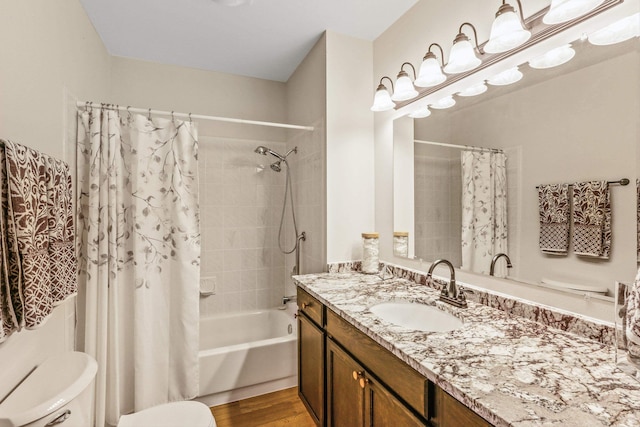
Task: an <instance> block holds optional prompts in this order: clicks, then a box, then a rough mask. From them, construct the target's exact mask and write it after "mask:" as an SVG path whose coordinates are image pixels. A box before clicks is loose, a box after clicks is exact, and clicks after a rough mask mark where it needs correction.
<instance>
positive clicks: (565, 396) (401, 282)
mask: <svg viewBox="0 0 640 427" xmlns="http://www.w3.org/2000/svg"><path fill="white" fill-rule="evenodd" d="M294 281H295V283H296V284H297V285H298V286H300V287H301V288H302V289H304V290H306V291H307V292H309V293H310V294H311V295H313V296H314V297H316V298H317V299H318V300H320V301H321V302H322V303H324V304H325V305H326V306H327V307H328V308H329V309H331V310H332V311H334V312H335V313H336V314H338V315H339V316H341V317H342V318H343V319H345V320H347V321H348V322H349V323H351V324H352V325H354V326H355V327H356V328H357V329H359V330H361V331H362V332H364V333H365V334H367V335H368V336H369V337H371V338H372V339H374V340H375V341H376V342H378V343H379V344H380V345H382V346H383V347H385V348H386V349H388V350H390V351H391V352H392V353H393V354H395V355H396V356H397V357H399V358H400V359H402V360H403V361H404V362H406V363H407V364H409V365H410V366H411V367H413V368H414V369H416V370H417V371H418V372H420V373H421V374H423V375H424V376H425V377H427V378H428V379H429V380H431V381H433V382H434V383H435V384H437V385H438V386H440V387H441V388H442V389H444V390H445V391H446V392H448V393H449V394H451V395H452V396H454V397H455V398H456V399H458V400H459V401H461V402H462V403H463V404H465V405H466V406H467V407H469V408H471V409H472V410H473V411H474V412H476V413H477V414H479V415H480V416H482V417H483V418H485V419H486V420H487V421H489V422H490V423H492V424H494V425H496V426H541V425H544V426H589V427H591V426H600V425H603V426H609V425H611V426H629V427H631V426H640V382H638V381H636V380H634V379H633V378H631V377H629V376H627V375H626V374H624V373H622V372H621V371H620V370H619V369H617V368H616V365H615V361H614V359H615V351H614V348H613V346H611V345H606V344H602V343H600V342H597V341H593V340H589V339H587V338H584V337H581V336H578V335H576V334H572V333H569V332H564V331H561V330H558V329H554V328H552V327H549V326H545V325H543V324H540V323H537V322H534V321H532V320H528V319H525V318H521V317H518V316H514V315H510V314H508V313H505V312H503V311H500V310H497V309H495V308H491V307H488V306H485V305H481V304H477V303H474V302H472V301H469V307H468V308H466V309H458V308H455V307H452V306H450V305H447V304H444V303H442V302H439V301H438V302H437V301H436V300H437V298H438V292H437V291H436V290H434V289H432V288H430V287H428V286H424V285H420V284H417V283H415V282H411V281H409V280H406V279H390V280H386V281H383V280H381V279H380V278H379V277H378V276H376V275H365V274H361V273H323V274H310V275H304V276H294ZM394 300H402V301H410V302H420V303H424V304H430V305H436V306H438V307H439V308H441V309H443V310H445V311H447V312H449V313H451V314H454V315H455V316H457V317H459V318H460V319H462V321H463V322H464V325H463V326H462V327H461V328H460V329H457V330H455V331H452V332H419V331H414V330H409V329H405V328H402V327H399V326H396V325H393V324H390V323H388V322H385V321H383V320H381V319H380V318H378V317H377V316H375V315H374V314H372V313H371V312H370V311H369V307H371V306H372V305H374V304H377V303H380V302H385V301H394Z"/></svg>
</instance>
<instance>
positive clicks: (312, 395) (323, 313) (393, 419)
mask: <svg viewBox="0 0 640 427" xmlns="http://www.w3.org/2000/svg"><path fill="white" fill-rule="evenodd" d="M298 307H299V310H298V313H299V315H298V393H299V396H300V399H301V400H302V402H303V403H304V404H305V405H306V407H307V409H308V410H309V413H310V414H311V416H312V418H313V419H314V421H315V422H316V424H317V425H318V426H319V427H324V426H327V427H387V426H389V427H390V426H394V427H395V426H402V427H414V426H416V427H417V426H433V427H488V426H491V424H490V423H488V422H487V421H485V420H484V419H483V418H482V417H480V416H479V415H477V414H476V413H474V412H473V411H472V410H470V409H469V408H467V407H466V406H464V405H463V404H462V403H460V402H459V401H458V400H456V399H455V398H453V397H452V396H450V395H449V394H447V393H446V392H445V391H443V390H442V389H441V388H440V387H438V386H436V385H435V384H434V383H432V382H430V381H428V380H427V379H426V378H425V377H424V376H423V375H422V374H420V373H419V372H418V371H416V370H414V369H413V368H411V367H410V366H409V365H407V364H406V363H404V362H403V361H402V360H400V359H399V358H398V357H397V356H395V355H394V354H392V353H391V352H390V351H388V350H387V349H385V348H384V347H382V346H381V345H380V344H378V343H377V342H375V341H374V340H373V339H371V338H370V337H369V336H367V335H366V334H364V333H363V332H361V331H359V330H358V329H357V328H355V327H354V326H353V325H351V324H350V323H349V322H347V321H346V320H344V319H343V318H341V317H340V316H338V315H337V314H336V313H334V312H333V311H331V310H329V309H327V308H326V307H324V305H323V304H322V303H320V302H319V301H318V300H317V299H315V298H314V297H312V296H311V295H309V294H308V293H307V292H305V291H304V290H302V289H300V288H298ZM325 398H326V400H325Z"/></svg>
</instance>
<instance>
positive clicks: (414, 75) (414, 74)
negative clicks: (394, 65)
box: [400, 62, 417, 80]
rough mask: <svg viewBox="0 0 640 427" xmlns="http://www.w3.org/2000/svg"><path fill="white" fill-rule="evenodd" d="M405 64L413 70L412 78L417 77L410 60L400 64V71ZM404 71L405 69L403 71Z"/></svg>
mask: <svg viewBox="0 0 640 427" xmlns="http://www.w3.org/2000/svg"><path fill="white" fill-rule="evenodd" d="M405 65H409V66H410V67H411V69H412V70H413V80H415V79H416V78H417V76H416V69H415V67H414V66H413V64H412V63H411V62H403V63H402V65H401V66H400V72H401V73H402V72H403V71H404V66H405ZM404 72H405V73H406V71H404Z"/></svg>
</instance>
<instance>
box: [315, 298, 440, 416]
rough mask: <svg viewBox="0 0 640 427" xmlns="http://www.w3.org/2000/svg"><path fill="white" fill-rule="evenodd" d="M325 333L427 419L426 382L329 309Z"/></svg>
mask: <svg viewBox="0 0 640 427" xmlns="http://www.w3.org/2000/svg"><path fill="white" fill-rule="evenodd" d="M326 322H327V324H326V331H327V334H328V335H329V336H330V337H332V338H333V339H334V340H335V341H337V342H338V343H340V345H342V347H344V348H345V349H346V350H347V351H348V352H349V353H351V355H353V356H354V357H355V358H356V359H358V361H359V362H360V363H362V364H363V365H364V366H365V368H366V369H367V370H368V371H370V372H373V373H374V374H375V375H376V376H377V377H378V379H379V380H380V381H382V382H383V383H384V384H385V385H386V386H387V387H388V388H389V389H391V390H393V391H394V392H395V393H396V394H397V395H398V396H399V397H400V398H402V399H403V400H404V401H405V402H406V403H407V404H408V405H409V406H410V407H412V408H413V409H414V410H415V411H417V412H418V413H419V414H420V415H422V416H424V417H425V418H426V419H429V411H428V402H429V396H428V387H427V384H428V382H427V379H426V378H425V377H424V376H422V375H421V374H420V373H419V372H418V371H416V370H415V369H413V368H411V367H410V366H409V365H407V364H406V363H404V362H403V361H402V360H400V359H398V357H396V356H395V355H393V354H392V353H391V352H390V351H388V350H387V349H385V348H384V347H382V346H381V345H380V344H378V343H377V342H375V341H373V340H372V339H371V338H369V337H368V336H366V335H365V334H363V333H362V332H360V331H359V330H357V329H356V328H355V327H354V326H353V325H351V324H350V323H348V322H347V321H345V320H344V319H342V318H341V317H340V316H338V315H337V314H335V313H334V312H333V311H331V310H327V313H326Z"/></svg>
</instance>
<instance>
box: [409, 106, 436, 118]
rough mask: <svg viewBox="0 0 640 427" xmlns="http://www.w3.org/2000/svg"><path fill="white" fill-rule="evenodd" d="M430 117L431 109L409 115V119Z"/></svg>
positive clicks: (419, 109)
mask: <svg viewBox="0 0 640 427" xmlns="http://www.w3.org/2000/svg"><path fill="white" fill-rule="evenodd" d="M430 115H431V110H429V107H422V108H418V109H417V110H414V111H412V112H411V114H409V117H411V118H412V119H423V118H425V117H429V116H430Z"/></svg>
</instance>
